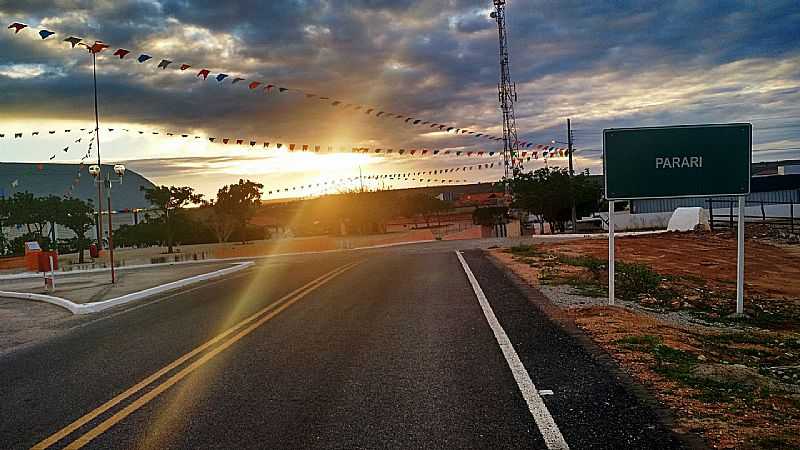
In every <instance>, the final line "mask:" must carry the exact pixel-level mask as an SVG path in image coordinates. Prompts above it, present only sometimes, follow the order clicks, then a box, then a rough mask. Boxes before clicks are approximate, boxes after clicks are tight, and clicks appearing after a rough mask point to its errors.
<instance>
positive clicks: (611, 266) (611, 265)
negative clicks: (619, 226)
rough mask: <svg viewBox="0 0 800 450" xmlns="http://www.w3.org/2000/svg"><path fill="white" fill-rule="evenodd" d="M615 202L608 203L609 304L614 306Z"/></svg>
mask: <svg viewBox="0 0 800 450" xmlns="http://www.w3.org/2000/svg"><path fill="white" fill-rule="evenodd" d="M614 273H615V269H614V200H609V201H608V304H609V305H612V306H613V305H614Z"/></svg>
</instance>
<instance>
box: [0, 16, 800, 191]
mask: <svg viewBox="0 0 800 450" xmlns="http://www.w3.org/2000/svg"><path fill="white" fill-rule="evenodd" d="M490 10H491V5H490V2H489V1H466V0H420V1H413V0H342V1H333V0H329V1H324V0H287V1H280V2H266V1H257V0H251V1H238V2H235V1H220V0H216V1H203V0H148V1H144V0H143V1H121V0H120V1H117V0H103V1H81V0H49V1H44V0H0V23H2V24H4V25H3V27H2V28H3V29H1V30H0V31H2V32H0V133H5V137H4V138H0V160H2V161H27V162H30V161H48V160H49V159H50V157H51V156H52V155H54V154H55V155H56V158H55V159H54V160H53V162H76V161H78V160H79V159H80V157H81V156H82V155H83V154H84V153H85V152H86V146H85V145H84V144H83V143H82V144H75V143H74V140H75V139H76V136H77V135H76V134H75V133H73V134H72V135H66V134H64V133H62V132H63V130H64V129H67V128H69V129H72V130H73V131H74V130H75V129H77V128H80V127H86V128H91V127H93V121H94V110H93V97H92V73H91V57H90V55H89V54H88V53H87V52H86V51H85V50H79V49H77V48H76V49H74V50H73V49H71V48H70V45H69V44H68V43H66V42H63V39H64V38H66V37H68V36H78V37H82V38H84V39H86V40H88V41H89V42H94V40H102V41H104V42H106V43H108V44H110V46H111V48H110V49H109V50H107V51H104V52H103V53H101V54H100V55H99V56H98V86H99V91H100V120H101V128H102V129H103V131H102V134H101V136H100V138H101V144H102V147H101V149H102V157H103V161H104V162H110V163H111V162H124V163H126V164H127V165H128V166H129V167H130V168H132V169H135V170H137V171H139V172H141V173H142V174H143V175H145V176H147V177H148V178H150V179H152V180H153V181H155V182H157V183H163V184H182V185H191V186H194V187H196V188H197V189H199V190H200V191H201V192H204V193H206V194H211V193H213V192H215V191H216V189H217V188H218V187H219V186H220V185H222V184H226V183H230V182H234V181H236V180H237V179H238V178H242V177H244V178H250V179H253V180H257V181H259V182H262V183H264V184H265V185H266V187H267V189H271V188H278V187H282V186H294V185H301V184H308V183H317V182H321V181H326V180H334V179H338V178H341V177H350V176H354V175H357V174H358V170H359V168H361V170H362V172H363V173H364V174H383V173H393V172H409V171H417V170H429V169H439V168H449V167H458V166H463V165H469V164H477V163H480V162H484V161H486V162H488V161H494V159H486V158H484V159H477V158H465V157H436V158H419V157H413V158H412V157H408V156H393V157H376V156H374V155H373V156H369V155H361V154H351V153H347V154H335V153H334V154H326V155H316V154H313V153H306V154H304V153H298V152H294V153H288V152H286V151H285V150H275V149H274V143H276V142H282V143H284V144H285V145H286V144H288V143H296V144H297V145H298V146H299V145H302V144H308V145H310V146H312V147H313V146H314V145H320V146H321V147H322V149H323V150H326V149H327V147H328V146H333V147H334V148H335V149H338V148H340V147H343V146H344V147H346V148H348V149H349V148H351V147H353V146H371V147H382V148H394V149H399V148H405V149H411V148H429V149H451V150H464V151H470V150H472V151H478V150H484V151H497V150H498V149H500V148H501V147H502V145H501V144H498V143H495V142H491V141H488V140H483V139H476V138H474V137H472V136H469V135H458V136H456V135H454V134H452V133H442V132H435V131H434V130H433V129H431V128H426V127H421V126H411V125H409V124H406V123H404V121H403V120H398V119H384V118H376V117H374V116H372V115H365V114H362V113H361V112H355V111H347V110H345V111H343V110H342V109H341V108H334V107H331V106H330V105H329V104H328V103H327V102H322V101H320V100H317V99H308V98H306V97H305V96H304V95H302V94H300V93H298V92H293V91H289V92H286V93H282V94H279V93H276V92H273V93H270V94H266V93H264V92H263V91H262V90H261V89H255V90H250V89H248V87H247V84H248V83H249V82H251V81H253V80H257V81H262V82H264V83H270V84H275V85H278V86H285V87H288V88H290V89H297V90H301V91H304V92H312V93H315V94H318V95H321V96H326V97H330V98H331V99H336V100H341V101H343V102H347V103H352V104H355V105H371V106H373V107H376V108H379V109H382V110H386V111H392V112H395V113H398V114H402V115H403V116H410V117H414V118H419V119H422V120H424V121H431V122H435V123H441V124H448V126H456V127H461V128H467V129H469V130H474V131H475V132H480V133H494V134H501V133H502V131H501V128H500V123H501V122H500V113H499V109H498V105H497V93H496V84H497V78H498V63H497V61H498V48H497V47H498V44H497V29H496V25H495V23H494V22H493V21H492V20H491V19H490V18H489V16H488V14H489V12H490ZM508 16H509V25H508V26H509V39H510V49H511V74H512V78H513V79H514V80H515V81H516V83H517V92H518V102H517V104H516V111H517V126H518V128H519V134H520V138H521V139H522V140H526V141H530V142H535V143H543V144H544V143H549V142H550V141H551V140H552V139H558V140H565V139H566V129H565V128H566V127H565V120H566V118H568V117H570V118H571V119H572V121H573V127H574V129H575V133H574V135H575V140H576V144H577V148H578V151H577V153H576V157H577V160H576V163H577V167H578V168H579V169H583V168H588V169H590V170H591V171H592V172H593V173H599V172H600V171H601V168H600V149H601V147H602V140H601V137H602V130H603V128H607V127H623V126H650V125H672V124H689V123H721V122H733V121H749V122H752V123H753V125H754V159H755V160H756V161H763V160H776V159H786V158H797V157H800V3H798V2H797V1H796V0H787V1H748V2H744V1H742V2H735V1H675V2H662V1H653V2H644V1H636V2H625V1H614V2H601V1H587V2H576V1H564V0H561V1H532V0H509V6H508ZM12 22H22V23H25V24H28V25H29V26H30V28H27V29H23V30H22V31H21V32H20V33H19V34H14V33H13V31H12V30H6V29H5V27H6V26H8V24H11V23H12ZM41 29H47V30H52V31H54V32H56V34H55V35H54V36H52V37H49V38H48V39H47V40H42V39H41V38H40V37H39V35H38V31H39V30H41ZM117 48H124V49H128V50H131V55H128V57H126V58H125V59H123V60H120V59H118V58H116V57H113V56H112V55H111V53H112V52H113V51H114V50H116V49H117ZM141 53H145V54H148V55H151V56H152V59H151V60H149V61H147V62H145V63H142V64H140V63H138V62H137V61H136V57H137V56H138V55H139V54H141ZM162 59H168V60H171V61H174V62H173V63H172V64H171V65H170V66H168V68H167V69H166V70H161V69H158V68H157V67H156V66H157V64H158V62H159V61H161V60H162ZM183 63H185V64H190V65H191V66H192V67H191V68H190V69H187V70H185V71H181V70H180V69H179V66H180V64H183ZM202 68H207V69H209V70H210V71H211V76H210V77H209V79H208V80H205V81H204V80H202V79H200V78H197V77H196V75H197V71H198V70H200V69H202ZM220 72H222V73H226V74H229V77H228V78H227V79H225V80H223V82H222V83H218V82H217V81H216V80H214V79H213V77H214V76H215V75H216V74H217V73H220ZM234 77H241V78H244V79H246V81H244V82H240V83H238V84H235V85H233V84H231V80H232V79H233V78H234ZM107 128H114V129H115V131H114V132H108V131H107ZM122 128H125V129H129V130H131V131H129V132H127V133H126V132H122V131H119V130H120V129H122ZM35 130H39V131H41V133H42V134H41V135H39V136H36V137H33V136H30V133H31V132H32V131H35ZM47 130H60V131H59V132H58V133H56V134H53V135H49V134H48V133H47ZM134 130H142V131H145V133H144V134H138V133H136V132H134ZM152 131H159V132H161V133H162V134H160V135H158V136H154V135H152V134H151V133H152ZM165 131H167V132H172V133H176V134H184V133H185V134H190V135H191V137H190V138H189V139H182V138H176V137H172V138H169V137H166V136H164V135H163V132H165ZM15 132H24V133H25V137H24V138H22V139H12V138H11V136H13V134H14V133H15ZM194 135H200V136H204V138H202V139H192V137H193V136H194ZM208 136H214V137H218V138H220V139H221V138H222V137H227V138H230V139H237V138H238V139H244V140H245V141H247V142H249V141H250V140H255V141H257V142H259V147H256V148H255V149H251V148H249V147H235V146H232V145H227V146H226V145H222V144H219V143H210V142H208V140H207V139H206V138H205V137H208ZM84 142H85V141H84ZM263 142H270V148H269V149H267V150H264V149H263V147H260V146H261V144H262V143H263ZM67 145H70V149H69V150H68V151H67V152H63V151H62V150H63V148H64V147H65V146H67ZM542 164H543V162H542V161H537V162H535V163H534V162H532V163H529V164H527V165H526V168H531V169H533V168H536V167H538V166H540V165H542ZM549 164H551V165H554V164H555V165H563V164H565V163H564V161H563V160H558V159H554V160H551V161H550V162H549ZM500 176H501V173H500V170H497V169H495V170H481V171H471V172H468V174H467V176H466V177H465V178H467V179H469V180H470V181H478V180H484V181H485V180H496V179H498V178H499V177H500ZM448 177H449V175H448ZM462 177H464V176H458V177H454V178H462ZM413 185H415V184H414V183H410V182H393V183H392V184H391V186H393V187H410V186H413ZM309 193H310V192H309Z"/></svg>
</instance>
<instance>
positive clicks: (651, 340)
mask: <svg viewBox="0 0 800 450" xmlns="http://www.w3.org/2000/svg"><path fill="white" fill-rule="evenodd" d="M661 342H662V341H661V337H660V336H655V335H652V334H642V335H638V336H626V337H624V338H622V339H617V340H616V341H614V343H615V344H617V345H619V346H620V347H626V348H633V349H646V351H652V349H653V348H655V347H656V346H658V345H661Z"/></svg>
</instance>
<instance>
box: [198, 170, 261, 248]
mask: <svg viewBox="0 0 800 450" xmlns="http://www.w3.org/2000/svg"><path fill="white" fill-rule="evenodd" d="M263 188H264V185H263V184H261V183H255V182H253V181H250V180H241V179H240V180H239V182H238V183H237V184H231V185H228V186H224V187H223V188H222V189H220V190H219V191H217V199H216V202H214V203H213V204H212V205H211V208H212V214H211V219H212V220H211V227H212V228H213V229H214V232H215V233H216V234H217V239H219V241H220V242H227V240H228V238H229V237H230V235H231V234H232V233H233V232H234V231H235V230H236V229H238V230H239V232H240V237H241V239H242V243H244V242H245V241H246V239H247V233H246V232H245V229H246V228H247V223H248V222H249V221H250V219H252V218H253V216H254V215H255V214H256V212H257V211H258V207H259V206H260V205H261V194H262V189H263Z"/></svg>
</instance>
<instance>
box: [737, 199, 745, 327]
mask: <svg viewBox="0 0 800 450" xmlns="http://www.w3.org/2000/svg"><path fill="white" fill-rule="evenodd" d="M744 207H745V196H744V195H740V196H739V218H738V221H737V224H736V225H737V228H738V230H737V233H736V235H737V236H736V237H737V243H736V253H737V254H736V314H737V315H741V314H744Z"/></svg>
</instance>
